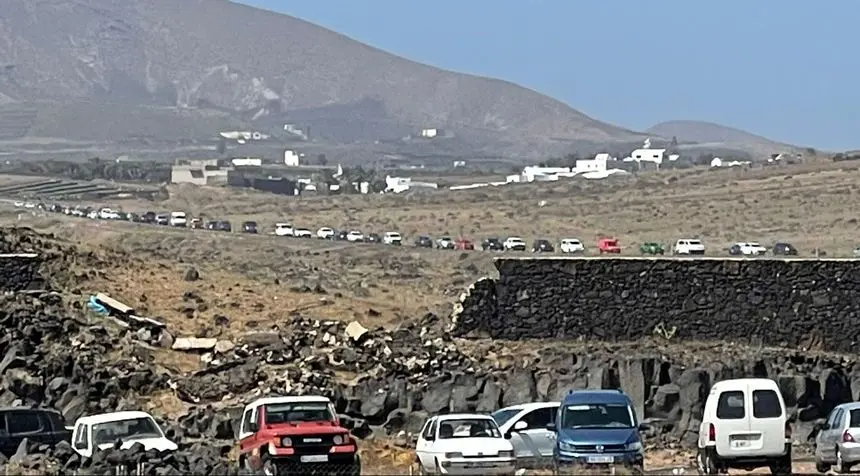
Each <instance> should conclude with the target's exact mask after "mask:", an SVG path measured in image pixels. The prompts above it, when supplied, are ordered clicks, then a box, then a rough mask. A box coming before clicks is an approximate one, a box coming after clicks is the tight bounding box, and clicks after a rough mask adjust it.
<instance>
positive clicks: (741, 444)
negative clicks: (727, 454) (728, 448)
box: [732, 440, 752, 448]
mask: <svg viewBox="0 0 860 476" xmlns="http://www.w3.org/2000/svg"><path fill="white" fill-rule="evenodd" d="M751 445H752V442H751V441H749V440H732V448H746V447H748V446H751Z"/></svg>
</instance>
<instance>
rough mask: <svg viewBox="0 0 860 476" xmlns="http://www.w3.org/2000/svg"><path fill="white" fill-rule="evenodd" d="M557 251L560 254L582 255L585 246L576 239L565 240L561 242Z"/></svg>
mask: <svg viewBox="0 0 860 476" xmlns="http://www.w3.org/2000/svg"><path fill="white" fill-rule="evenodd" d="M559 249H560V250H561V252H562V253H582V252H584V251H585V246H583V244H582V242H581V241H579V240H578V239H576V238H565V239H563V240H561V246H559Z"/></svg>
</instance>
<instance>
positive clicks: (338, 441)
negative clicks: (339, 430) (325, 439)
mask: <svg viewBox="0 0 860 476" xmlns="http://www.w3.org/2000/svg"><path fill="white" fill-rule="evenodd" d="M332 442H333V443H334V444H336V445H342V444H343V436H341V435H334V438H333V439H332Z"/></svg>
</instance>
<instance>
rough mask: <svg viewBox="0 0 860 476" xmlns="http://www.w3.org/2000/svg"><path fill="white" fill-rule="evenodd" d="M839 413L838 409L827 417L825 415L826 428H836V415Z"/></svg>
mask: <svg viewBox="0 0 860 476" xmlns="http://www.w3.org/2000/svg"><path fill="white" fill-rule="evenodd" d="M838 413H839V409H838V408H835V409H833V411H832V412H830V414H829V415H827V426H829V427H830V428H833V427H834V426H836V415H837V414H838Z"/></svg>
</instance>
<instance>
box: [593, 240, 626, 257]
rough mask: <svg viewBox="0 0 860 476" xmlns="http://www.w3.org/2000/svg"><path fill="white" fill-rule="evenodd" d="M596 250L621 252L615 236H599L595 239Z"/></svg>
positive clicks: (601, 252)
mask: <svg viewBox="0 0 860 476" xmlns="http://www.w3.org/2000/svg"><path fill="white" fill-rule="evenodd" d="M597 250H598V251H600V254H603V253H614V254H617V253H621V246H620V245H619V244H618V240H617V239H615V238H601V239H599V240H597Z"/></svg>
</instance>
